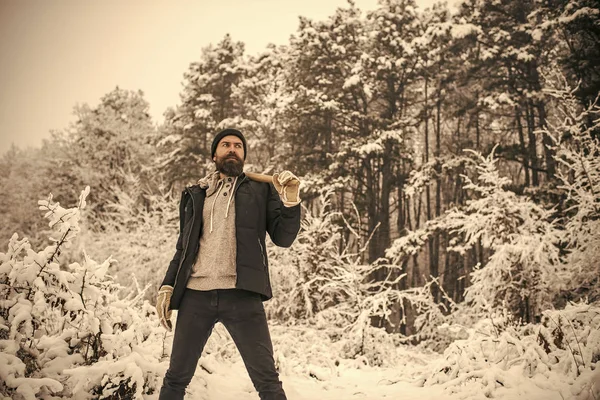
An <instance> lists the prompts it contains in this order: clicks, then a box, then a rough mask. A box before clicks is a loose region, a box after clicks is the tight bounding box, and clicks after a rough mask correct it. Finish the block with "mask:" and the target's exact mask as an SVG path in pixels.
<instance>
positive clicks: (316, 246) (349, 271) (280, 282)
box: [267, 192, 362, 326]
mask: <svg viewBox="0 0 600 400" xmlns="http://www.w3.org/2000/svg"><path fill="white" fill-rule="evenodd" d="M331 195H332V193H331V192H330V193H326V194H324V195H323V196H322V197H321V204H320V207H319V210H320V211H319V214H318V215H313V214H312V213H311V212H310V211H308V210H307V211H306V213H305V217H304V218H303V220H302V222H301V230H300V232H299V234H298V237H297V239H296V241H295V242H294V244H293V245H292V247H291V248H289V249H287V248H286V249H281V248H277V247H275V246H269V253H270V254H269V259H270V261H271V273H272V279H273V288H274V291H275V293H274V294H275V295H274V297H273V300H271V301H269V303H267V312H268V314H269V316H271V317H275V318H277V319H279V320H281V321H290V320H295V319H308V318H311V317H314V316H315V315H316V314H317V313H319V312H321V311H323V310H326V309H328V308H330V307H332V306H335V305H337V304H340V303H347V302H348V301H350V302H353V303H356V300H355V299H356V297H357V296H358V295H359V294H358V287H357V286H358V282H359V281H360V280H361V279H362V276H360V275H359V273H358V271H356V270H355V268H354V267H356V263H354V262H353V260H354V257H353V255H352V254H349V253H348V252H347V248H346V246H345V244H344V240H343V237H342V229H341V225H340V224H339V220H340V219H341V218H342V217H341V215H340V214H339V213H336V212H332V211H331V207H330V199H331ZM331 317H333V318H334V319H336V320H337V322H338V323H337V324H336V325H337V326H340V325H347V324H348V323H349V321H352V320H353V317H352V316H347V315H331Z"/></svg>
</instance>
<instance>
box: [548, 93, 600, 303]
mask: <svg viewBox="0 0 600 400" xmlns="http://www.w3.org/2000/svg"><path fill="white" fill-rule="evenodd" d="M565 86H566V88H564V89H560V90H559V89H556V90H552V91H550V92H549V93H550V94H551V95H552V96H553V97H555V98H556V99H557V103H558V108H559V112H560V115H561V117H560V118H559V122H557V123H556V124H551V125H550V127H549V132H548V133H549V135H550V136H552V137H553V138H554V140H555V143H556V148H557V152H556V160H557V162H558V165H559V168H558V172H557V177H558V178H559V180H560V185H559V186H558V188H559V189H562V190H563V191H564V192H565V193H566V211H565V213H566V216H565V221H564V226H565V231H566V232H568V234H567V235H566V237H565V241H564V244H565V247H566V250H567V251H568V256H567V264H568V265H569V270H570V276H569V280H568V282H566V287H567V290H568V291H569V292H571V291H575V292H576V294H577V296H586V297H588V298H589V299H590V301H594V300H600V262H598V260H599V259H600V141H599V138H598V136H597V132H599V131H600V106H599V105H598V98H596V101H595V102H594V103H592V104H590V105H589V106H588V107H586V108H585V109H583V110H582V109H581V106H580V105H579V103H578V101H577V99H576V97H575V95H574V92H575V90H572V89H570V88H569V87H568V85H566V84H565ZM594 132H596V135H595V134H594Z"/></svg>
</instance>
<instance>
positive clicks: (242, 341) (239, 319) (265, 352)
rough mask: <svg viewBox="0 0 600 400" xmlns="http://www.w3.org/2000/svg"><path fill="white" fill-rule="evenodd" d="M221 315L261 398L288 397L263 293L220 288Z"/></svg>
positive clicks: (267, 399)
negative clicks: (276, 358)
mask: <svg viewBox="0 0 600 400" xmlns="http://www.w3.org/2000/svg"><path fill="white" fill-rule="evenodd" d="M219 292H220V293H219V317H220V320H221V322H222V323H223V325H225V328H227V330H228V331H229V334H230V335H231V337H232V338H233V341H234V342H235V344H236V346H237V348H238V350H239V352H240V355H241V356H242V359H243V360H244V364H245V365H246V369H247V370H248V374H249V375H250V379H251V380H252V383H253V384H254V387H255V388H256V390H257V391H258V395H259V396H260V398H261V400H286V397H285V393H284V391H283V387H282V385H281V381H280V380H279V374H278V373H277V370H276V369H275V361H274V360H273V345H272V343H271V336H270V334H269V327H268V325H267V317H266V315H265V309H264V308H263V304H262V300H261V298H260V295H259V294H257V293H252V292H247V291H244V290H235V289H234V290H224V291H219Z"/></svg>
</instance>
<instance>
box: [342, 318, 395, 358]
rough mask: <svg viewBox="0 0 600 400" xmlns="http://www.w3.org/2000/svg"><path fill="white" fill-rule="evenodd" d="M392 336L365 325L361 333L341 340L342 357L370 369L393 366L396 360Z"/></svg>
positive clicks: (382, 330)
mask: <svg viewBox="0 0 600 400" xmlns="http://www.w3.org/2000/svg"><path fill="white" fill-rule="evenodd" d="M392 336H393V335H392V334H388V333H387V332H386V331H385V330H384V329H382V328H375V327H372V326H370V325H366V326H364V327H363V329H362V331H361V332H355V333H353V334H350V335H348V336H347V338H345V339H343V340H342V343H343V347H342V354H343V357H344V358H351V359H357V360H360V361H362V362H364V363H365V365H368V366H372V367H389V366H393V365H395V363H396V361H397V358H396V344H395V343H394V340H393V338H392Z"/></svg>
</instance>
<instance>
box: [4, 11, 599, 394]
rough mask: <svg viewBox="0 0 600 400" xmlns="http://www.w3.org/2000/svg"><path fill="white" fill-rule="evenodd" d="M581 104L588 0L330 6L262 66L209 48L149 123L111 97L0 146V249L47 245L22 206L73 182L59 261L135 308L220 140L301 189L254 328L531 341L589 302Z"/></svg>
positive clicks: (589, 169)
mask: <svg viewBox="0 0 600 400" xmlns="http://www.w3.org/2000/svg"><path fill="white" fill-rule="evenodd" d="M599 92H600V10H599V9H598V6H597V4H596V3H595V2H593V1H592V0H577V1H567V0H542V1H530V0H526V1H515V0H469V1H466V2H464V3H462V4H461V5H460V6H459V8H458V10H457V11H456V12H454V13H450V11H449V9H448V8H447V6H446V5H444V4H437V5H435V6H434V7H433V8H431V9H426V10H419V9H417V7H416V6H415V4H414V2H413V1H411V0H383V1H381V2H380V6H379V7H378V8H377V9H375V10H373V11H369V12H367V13H363V12H361V11H360V10H359V9H357V8H356V7H355V6H354V5H353V4H352V2H349V3H348V6H347V7H345V8H340V9H338V10H337V11H336V12H335V14H334V15H332V16H330V17H329V18H328V19H326V20H324V21H313V20H309V19H306V18H300V22H299V26H298V29H297V32H296V34H295V35H294V36H293V37H292V38H291V39H290V41H289V43H288V44H286V45H282V46H274V45H273V46H269V47H268V48H266V49H265V50H264V51H263V52H262V53H260V54H253V55H250V54H246V53H245V51H244V43H243V42H240V41H236V40H235V39H234V38H232V37H230V36H229V35H227V36H225V37H224V38H223V39H222V40H221V41H220V42H219V43H216V44H211V45H210V46H207V47H206V48H204V49H203V50H202V53H201V56H200V57H199V59H198V60H196V61H192V62H191V63H190V65H189V68H188V70H187V71H184V82H183V90H182V92H181V94H180V104H178V105H173V107H172V108H170V109H168V110H167V111H166V112H165V122H164V123H163V124H160V125H155V124H153V123H152V121H151V118H150V116H149V114H148V106H149V105H148V103H147V102H146V100H145V99H144V95H143V92H142V91H140V90H126V89H123V88H120V87H117V88H115V89H114V90H113V91H111V92H110V93H107V94H106V95H105V96H103V97H102V98H101V100H100V104H99V105H98V106H97V107H90V106H88V105H85V104H84V105H81V106H77V107H76V108H75V114H76V117H77V120H76V122H74V123H73V124H72V125H70V126H68V127H66V128H65V129H63V130H60V131H55V132H53V133H52V138H51V139H49V140H46V141H45V142H44V144H43V145H42V147H41V148H32V149H25V150H24V149H19V148H17V147H13V148H12V149H11V150H10V151H8V152H7V153H6V154H4V155H2V158H1V159H0V187H1V188H2V190H1V191H0V204H2V213H0V243H8V242H9V241H10V242H11V243H13V244H14V243H16V242H15V240H16V239H15V238H14V237H13V233H14V232H18V233H19V235H21V236H25V237H27V238H28V239H29V242H30V243H31V245H32V247H42V246H44V245H45V244H47V240H48V239H47V238H48V235H49V232H50V229H49V228H48V223H47V222H46V221H44V220H42V219H41V218H40V215H39V214H38V212H36V209H37V207H38V203H37V202H38V200H39V199H43V198H46V197H47V196H48V194H49V193H52V194H53V199H52V200H53V201H58V202H60V203H61V204H63V205H65V206H67V205H73V204H78V198H79V194H80V192H81V190H83V189H84V188H85V187H86V186H89V187H90V189H91V190H90V192H89V196H88V197H87V200H86V202H87V207H86V208H85V209H82V213H83V214H82V223H81V232H80V234H79V236H78V237H77V239H76V241H75V243H76V247H77V248H80V249H85V252H86V257H88V256H89V258H91V259H102V260H104V259H109V260H112V261H110V262H109V264H110V268H109V273H110V274H111V275H113V276H114V277H115V281H116V282H117V283H119V284H122V285H124V286H125V287H132V288H135V287H136V286H137V287H144V286H146V285H149V286H148V287H147V288H146V289H145V290H144V291H142V296H141V297H143V299H146V300H148V301H150V303H153V302H154V298H155V295H156V291H157V289H158V284H159V283H160V281H161V280H162V277H163V274H164V272H165V268H166V266H167V265H168V262H169V261H170V258H171V257H172V254H173V252H174V244H175V239H176V235H177V233H178V227H179V224H178V212H177V206H178V199H179V195H180V193H181V190H182V189H183V188H184V187H185V186H186V185H189V184H193V183H194V182H196V181H197V180H198V179H199V178H201V177H203V176H205V175H206V174H207V173H209V172H210V171H211V170H212V169H213V165H212V161H211V159H210V156H209V153H210V144H211V141H212V138H213V136H214V134H215V132H217V131H218V130H220V129H221V128H224V127H237V128H238V129H240V130H242V131H243V132H244V134H245V135H246V137H247V139H248V148H249V150H248V158H247V166H246V169H247V170H251V171H255V172H263V173H274V172H278V171H281V170H283V169H289V170H291V171H292V172H294V173H295V174H296V175H298V176H299V177H300V179H301V181H302V186H301V197H302V199H303V203H302V205H303V225H302V230H301V232H300V235H299V238H298V240H297V242H296V243H295V244H294V246H293V247H292V248H290V249H283V250H282V249H277V248H275V247H274V246H270V250H269V251H270V261H271V264H272V267H271V269H272V275H273V286H274V294H275V297H274V299H273V300H271V301H270V302H268V303H267V304H266V307H267V311H268V313H269V316H270V318H271V319H272V320H276V321H278V323H281V324H289V325H297V324H313V325H314V324H317V325H318V324H325V325H327V326H330V327H339V328H340V329H341V331H340V332H347V330H348V329H354V328H355V327H360V329H359V330H360V332H362V333H361V335H360V337H361V338H362V339H361V341H360V342H359V343H358V345H357V346H358V347H357V349H356V351H355V355H356V354H364V353H368V350H366V349H365V343H366V342H365V340H364V338H365V337H366V336H365V335H367V333H366V332H371V331H370V330H369V329H370V328H371V327H373V328H382V329H383V331H384V332H387V334H390V335H395V336H394V337H398V338H400V339H397V340H398V341H399V342H400V343H404V344H406V343H410V344H422V343H426V344H427V345H428V346H429V347H431V348H433V349H435V350H438V351H443V350H444V349H446V348H448V346H449V345H450V343H452V342H453V341H454V340H456V339H458V338H460V337H461V335H462V333H457V331H455V330H452V329H448V330H444V329H440V327H442V326H446V327H447V326H450V325H452V324H456V323H459V324H461V325H462V326H471V325H473V324H475V322H476V321H479V320H480V319H481V318H488V317H492V321H493V320H494V318H496V322H495V323H494V324H493V325H494V328H495V329H501V327H500V325H502V323H500V322H498V321H500V320H502V321H504V322H503V323H504V324H506V326H508V325H510V324H515V325H527V324H544V323H549V322H548V319H547V317H546V316H545V315H546V314H545V313H546V312H547V311H549V310H556V309H564V307H565V306H567V305H568V304H587V305H597V304H598V301H600V282H599V279H600V261H599V260H600V250H599V249H600V222H599V221H600V219H599V216H600V162H599V161H598V158H599V157H598V155H599V151H600V147H599V142H598V140H599V132H600V126H599V119H598V118H599V108H598V104H597V100H598V94H599ZM48 204H50V203H48ZM80 204H81V203H80ZM11 237H13V239H12V240H11ZM9 247H10V246H9ZM53 257H54V255H53ZM61 257H62V258H61ZM78 258H79V255H78V254H77V252H71V253H65V254H64V255H60V254H57V255H56V259H55V260H60V263H61V264H68V263H69V262H71V261H73V260H74V259H78ZM0 272H1V271H0ZM133 272H135V276H136V280H135V282H134V283H135V285H134V286H132V280H131V274H132V273H133ZM7 282H8V278H7ZM138 285H139V286H138ZM7 296H8V297H9V295H7ZM8 310H9V308H6V311H7V312H6V314H7V315H6V316H5V318H7V319H8ZM594 315H595V314H594ZM315 321H317V322H315ZM469 321H470V322H469ZM594 321H596V320H594ZM596 323H598V321H596ZM373 332H375V331H373ZM377 332H381V330H377ZM557 332H558V331H556V329H554V330H553V331H552V334H553V335H554V336H555V337H556V335H558V333H557ZM463 333H464V332H463ZM338 334H340V333H339V332H338ZM369 334H370V335H373V337H377V335H380V333H369ZM539 342H540V346H541V345H542V344H544V343H546V344H547V345H548V346H550V342H552V340H550V339H548V338H546V339H539ZM554 343H555V344H556V340H554ZM590 343H591V342H590ZM557 346H559V345H557ZM559 347H560V346H559ZM597 350H598V353H596V350H594V349H592V350H590V351H591V353H590V354H591V355H590V360H589V361H590V362H589V363H588V364H589V365H590V366H591V365H592V364H595V363H597V362H598V361H599V359H600V349H597ZM579 353H580V354H579V355H580V356H581V357H583V354H581V353H582V352H579ZM377 357H381V354H380V355H373V354H371V362H377V361H376V360H377ZM576 364H577V362H576ZM590 393H591V392H590Z"/></svg>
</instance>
